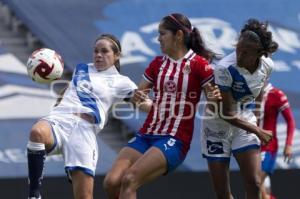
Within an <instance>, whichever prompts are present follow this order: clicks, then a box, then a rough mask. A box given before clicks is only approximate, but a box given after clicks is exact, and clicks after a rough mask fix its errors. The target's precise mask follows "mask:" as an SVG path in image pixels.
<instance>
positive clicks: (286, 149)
mask: <svg viewBox="0 0 300 199" xmlns="http://www.w3.org/2000/svg"><path fill="white" fill-rule="evenodd" d="M283 155H284V161H285V162H287V163H290V160H291V159H292V156H293V150H292V146H291V145H285V147H284V151H283Z"/></svg>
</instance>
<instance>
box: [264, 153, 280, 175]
mask: <svg viewBox="0 0 300 199" xmlns="http://www.w3.org/2000/svg"><path fill="white" fill-rule="evenodd" d="M276 157H277V153H271V152H269V151H263V152H262V153H261V160H262V161H261V169H262V170H263V171H264V172H265V173H267V174H268V175H272V174H273V173H274V170H275V165H276Z"/></svg>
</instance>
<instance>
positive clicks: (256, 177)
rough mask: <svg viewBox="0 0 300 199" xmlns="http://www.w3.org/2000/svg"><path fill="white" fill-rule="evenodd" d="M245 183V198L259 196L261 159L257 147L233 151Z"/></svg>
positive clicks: (256, 197)
mask: <svg viewBox="0 0 300 199" xmlns="http://www.w3.org/2000/svg"><path fill="white" fill-rule="evenodd" d="M234 156H235V158H236V160H237V162H238V164H239V167H240V171H241V174H242V177H243V181H244V184H245V189H246V195H247V199H258V198H261V189H260V188H261V176H260V174H261V160H260V151H259V149H258V148H252V149H247V150H244V151H243V150H242V152H235V153H234Z"/></svg>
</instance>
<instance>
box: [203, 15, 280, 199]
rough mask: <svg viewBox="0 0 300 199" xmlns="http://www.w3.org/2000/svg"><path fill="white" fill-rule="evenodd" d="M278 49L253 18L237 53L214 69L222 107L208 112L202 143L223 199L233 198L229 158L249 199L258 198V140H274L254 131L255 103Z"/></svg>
mask: <svg viewBox="0 0 300 199" xmlns="http://www.w3.org/2000/svg"><path fill="white" fill-rule="evenodd" d="M274 44H275V42H273V41H272V33H271V32H269V31H267V24H265V23H261V22H259V21H257V20H255V19H250V20H249V21H248V22H247V23H246V25H245V26H244V27H243V29H242V30H241V33H240V37H239V40H238V43H237V46H236V51H235V52H234V53H232V54H230V55H228V56H226V57H225V58H223V59H222V60H220V61H219V63H218V64H217V65H216V67H215V71H214V75H215V83H216V84H217V85H218V86H219V89H220V91H221V95H222V102H221V103H220V104H219V113H218V114H215V115H214V114H208V112H206V116H207V118H206V119H204V120H203V125H202V139H201V142H202V154H203V156H204V157H205V158H207V161H208V166H209V170H210V173H211V177H212V180H213V185H214V189H215V192H216V195H217V198H219V199H221V198H222V199H224V198H226V199H230V198H232V195H231V191H230V182H229V162H230V156H231V153H232V154H233V155H234V157H235V158H236V160H237V162H238V164H239V167H240V171H241V174H242V177H243V180H244V184H245V190H246V195H247V197H246V198H247V199H258V198H260V194H261V192H260V184H261V180H260V170H261V168H260V141H262V142H264V143H268V142H269V141H270V140H271V138H272V135H271V133H270V131H267V130H263V129H261V128H259V127H257V126H256V117H255V115H254V112H253V109H254V108H255V107H256V103H255V98H257V97H258V96H259V94H260V92H261V89H262V87H263V85H264V82H265V81H266V79H268V77H269V75H270V73H271V71H272V67H273V62H272V60H271V59H270V58H268V57H267V56H268V54H269V53H271V51H272V52H273V51H274V49H273V46H274ZM275 50H276V49H275Z"/></svg>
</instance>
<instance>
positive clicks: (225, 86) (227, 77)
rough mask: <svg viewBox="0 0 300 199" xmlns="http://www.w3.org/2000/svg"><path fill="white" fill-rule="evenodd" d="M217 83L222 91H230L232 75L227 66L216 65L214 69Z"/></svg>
mask: <svg viewBox="0 0 300 199" xmlns="http://www.w3.org/2000/svg"><path fill="white" fill-rule="evenodd" d="M214 76H215V83H216V84H217V85H218V86H219V89H220V90H221V91H228V90H230V89H231V84H232V77H231V74H230V72H229V71H228V69H227V68H226V67H223V66H220V65H219V66H216V67H215V70H214Z"/></svg>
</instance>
